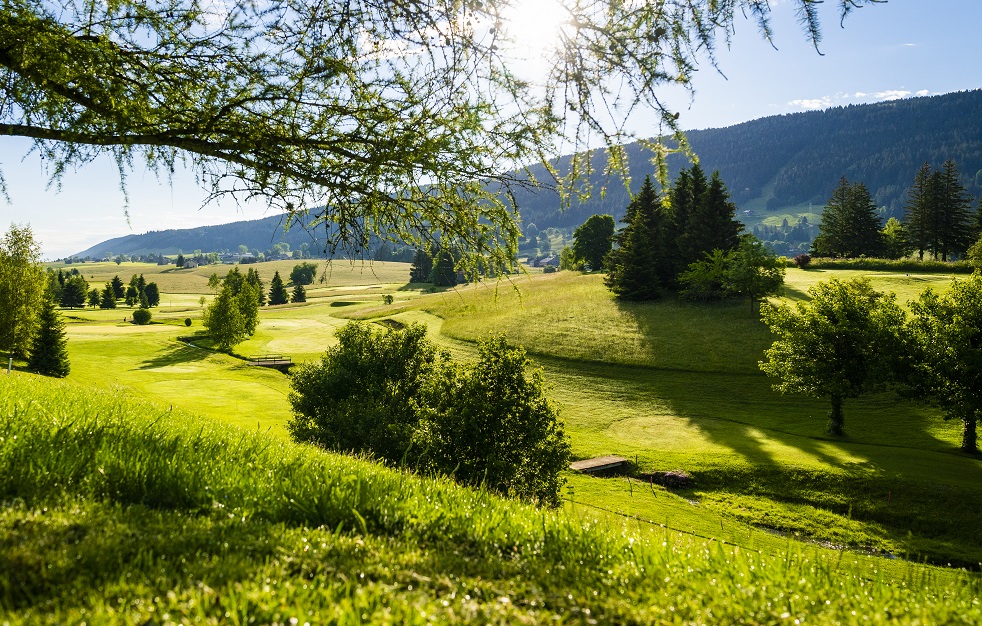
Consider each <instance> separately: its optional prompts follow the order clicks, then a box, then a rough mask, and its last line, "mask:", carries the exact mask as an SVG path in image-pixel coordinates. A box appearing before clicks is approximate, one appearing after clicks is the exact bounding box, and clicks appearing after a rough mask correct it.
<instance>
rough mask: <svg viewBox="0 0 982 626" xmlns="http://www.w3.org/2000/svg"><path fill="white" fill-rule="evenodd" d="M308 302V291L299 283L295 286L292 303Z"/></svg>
mask: <svg viewBox="0 0 982 626" xmlns="http://www.w3.org/2000/svg"><path fill="white" fill-rule="evenodd" d="M306 301H307V291H306V290H305V289H304V288H303V285H301V284H300V283H297V284H296V285H294V286H293V293H292V294H291V295H290V302H306Z"/></svg>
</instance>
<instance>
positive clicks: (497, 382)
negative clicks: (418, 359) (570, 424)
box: [420, 335, 570, 506]
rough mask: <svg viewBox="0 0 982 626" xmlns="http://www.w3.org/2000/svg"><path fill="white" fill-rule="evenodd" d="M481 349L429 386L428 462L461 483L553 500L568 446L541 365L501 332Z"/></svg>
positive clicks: (424, 433) (423, 439)
mask: <svg viewBox="0 0 982 626" xmlns="http://www.w3.org/2000/svg"><path fill="white" fill-rule="evenodd" d="M479 353H480V359H479V361H478V363H476V364H475V365H472V366H459V365H456V366H450V367H446V368H444V369H443V370H442V372H441V374H442V377H441V378H440V379H439V380H437V381H435V384H434V385H432V386H431V388H430V389H431V397H430V398H429V402H430V407H431V409H430V411H431V412H430V415H429V417H428V419H427V420H426V421H425V422H424V423H423V426H424V428H423V429H421V432H420V442H421V443H422V444H423V445H425V446H426V451H427V453H426V456H425V460H426V461H427V462H429V464H430V465H431V467H432V468H433V469H436V470H438V471H440V472H443V473H446V474H451V475H452V476H453V477H454V478H455V479H457V480H458V481H460V482H463V483H467V484H472V485H477V484H482V485H484V486H486V487H488V488H490V489H492V490H494V491H498V492H499V493H502V494H505V495H509V496H513V497H518V498H521V499H523V500H527V501H530V502H535V503H538V504H544V505H548V506H558V505H559V502H560V500H559V492H560V489H561V488H562V486H563V483H564V482H565V481H564V480H563V479H561V478H560V472H561V471H563V470H564V469H566V467H567V466H568V464H569V459H570V445H569V441H568V439H567V437H566V434H565V433H564V432H563V428H562V424H561V423H560V421H559V413H558V411H557V409H556V407H555V406H553V404H552V403H551V402H550V401H549V400H548V398H546V395H545V392H544V384H543V380H542V371H541V370H540V369H538V368H533V367H532V362H531V361H530V360H529V358H528V357H527V356H526V354H525V350H524V349H522V348H520V347H511V346H509V345H508V344H507V343H506V342H505V339H504V337H502V336H500V335H498V336H492V337H490V338H489V339H487V340H486V341H483V342H482V343H481V344H480V346H479Z"/></svg>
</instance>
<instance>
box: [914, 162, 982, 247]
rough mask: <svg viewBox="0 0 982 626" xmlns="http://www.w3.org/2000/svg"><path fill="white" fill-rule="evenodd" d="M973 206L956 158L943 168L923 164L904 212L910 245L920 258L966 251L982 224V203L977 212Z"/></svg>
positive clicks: (977, 234) (976, 236) (946, 163)
mask: <svg viewBox="0 0 982 626" xmlns="http://www.w3.org/2000/svg"><path fill="white" fill-rule="evenodd" d="M971 206H972V199H971V197H970V196H969V195H968V193H967V192H966V190H965V186H964V185H963V184H962V182H961V176H960V175H959V173H958V167H957V166H956V165H955V162H954V161H952V160H950V159H949V160H948V161H945V163H944V165H942V166H941V169H940V170H938V169H934V168H932V167H931V165H930V164H929V163H925V164H924V165H922V166H921V168H920V169H919V170H918V171H917V175H916V176H915V177H914V184H913V185H912V186H911V188H910V191H908V193H907V211H906V214H905V215H904V221H905V226H906V230H907V234H908V241H909V244H910V248H911V249H912V250H915V251H916V252H917V256H918V258H920V259H923V258H924V253H925V252H929V253H930V254H931V255H933V256H934V257H935V258H940V259H941V260H942V261H947V260H948V257H949V256H951V255H958V256H961V255H964V254H965V252H966V250H968V247H969V246H971V245H972V243H974V241H975V239H976V238H978V236H979V230H980V227H982V205H980V206H979V211H978V212H977V213H976V215H975V216H973V215H972V212H971Z"/></svg>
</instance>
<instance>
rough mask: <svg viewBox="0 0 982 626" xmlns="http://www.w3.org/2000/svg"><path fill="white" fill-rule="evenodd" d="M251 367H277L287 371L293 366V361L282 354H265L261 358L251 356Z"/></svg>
mask: <svg viewBox="0 0 982 626" xmlns="http://www.w3.org/2000/svg"><path fill="white" fill-rule="evenodd" d="M249 365H258V366H259V367H275V368H276V369H280V370H287V369H289V368H290V366H291V365H293V359H292V358H291V357H288V356H283V355H282V354H263V355H260V356H250V357H249Z"/></svg>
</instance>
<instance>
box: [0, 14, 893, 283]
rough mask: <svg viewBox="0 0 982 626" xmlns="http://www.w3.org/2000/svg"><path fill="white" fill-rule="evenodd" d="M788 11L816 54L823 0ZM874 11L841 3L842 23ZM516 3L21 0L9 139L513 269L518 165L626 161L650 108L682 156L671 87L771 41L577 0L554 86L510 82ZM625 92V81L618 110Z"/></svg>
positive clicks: (716, 18)
mask: <svg viewBox="0 0 982 626" xmlns="http://www.w3.org/2000/svg"><path fill="white" fill-rule="evenodd" d="M791 1H792V3H793V5H794V6H795V8H796V9H797V10H798V11H799V12H800V15H801V18H802V19H801V22H802V25H803V29H804V31H805V36H806V38H808V39H809V40H810V41H811V42H813V43H815V44H816V45H817V43H818V41H819V39H820V25H819V20H818V12H817V11H816V10H815V8H814V2H813V0H791ZM867 4H875V0H849V1H848V2H845V1H843V2H842V3H841V5H840V7H841V8H840V13H841V15H842V17H843V18H844V17H845V16H846V15H847V14H848V13H849V12H851V11H852V10H853V9H855V8H856V7H858V6H863V5H867ZM505 8H506V4H504V3H502V2H500V1H498V0H491V1H488V2H480V3H474V2H468V3H458V2H433V1H429V0H423V1H422V2H419V3H415V2H407V1H406V0H395V1H394V2H392V3H390V4H386V5H385V6H384V7H381V6H380V5H378V4H377V3H374V2H371V1H369V0H344V1H341V0H326V2H321V1H318V2H313V1H310V0H298V1H297V2H291V3H290V4H289V5H282V4H278V5H270V4H267V3H255V2H245V1H241V2H240V1H236V2H232V3H230V4H229V5H228V6H227V7H225V8H223V10H222V18H221V19H215V14H214V12H212V11H210V10H209V9H208V8H207V7H204V6H203V5H202V4H201V3H200V2H197V1H194V0H174V1H173V2H166V3H160V4H157V3H146V2H137V1H135V0H120V1H118V2H89V1H87V0H86V1H83V0H7V1H6V2H5V4H4V11H3V14H2V15H3V19H2V20H0V41H3V42H5V44H4V52H3V55H2V56H0V68H2V71H3V81H2V84H3V85H4V87H3V89H4V97H5V103H6V104H5V106H4V108H3V110H2V112H0V124H2V126H0V129H2V135H4V136H16V137H25V138H28V139H29V140H31V141H34V142H35V143H36V144H37V145H36V146H35V147H36V149H38V150H39V151H42V152H43V154H45V156H46V159H47V160H49V161H50V163H51V169H52V170H53V171H54V172H55V175H56V176H57V175H58V174H60V173H61V172H64V171H67V170H70V169H71V167H72V166H73V165H77V164H82V163H88V162H91V161H92V160H93V159H94V158H95V157H97V156H98V155H108V156H110V157H112V158H115V160H116V161H117V163H118V165H119V167H120V168H121V169H126V168H129V167H132V164H133V163H134V162H139V163H146V164H147V166H148V167H150V168H151V169H155V170H158V171H161V172H166V171H169V169H170V168H171V167H172V166H173V164H174V162H175V161H176V160H181V161H182V162H184V163H187V165H188V166H189V167H190V168H191V169H192V170H194V172H195V173H196V174H197V177H198V179H199V180H201V181H209V182H210V183H211V185H212V186H211V188H210V191H211V192H212V196H213V197H219V196H223V195H227V194H232V195H238V196H250V197H252V196H264V197H266V198H269V201H270V203H271V204H272V205H273V206H275V207H279V208H282V209H285V210H287V211H291V212H294V213H296V212H300V211H302V210H304V207H319V208H317V209H310V211H311V212H312V213H314V214H315V216H316V217H317V218H318V219H319V220H323V221H324V222H327V223H329V224H334V225H336V227H334V228H328V229H326V231H325V232H326V233H327V237H328V239H329V241H328V246H330V247H331V248H332V249H334V248H336V247H340V246H342V245H344V246H347V247H349V248H350V249H351V250H353V251H355V250H360V249H363V248H364V245H365V244H366V243H367V242H368V239H369V238H370V237H371V236H373V235H376V236H385V237H389V238H393V239H395V238H398V239H401V240H403V241H405V242H407V243H409V244H411V245H415V246H417V247H418V246H420V245H422V237H423V235H422V234H421V233H423V232H425V231H426V230H429V229H432V228H434V227H439V228H440V229H441V230H442V231H444V232H441V233H437V234H438V235H439V236H440V237H441V239H443V238H444V236H445V239H446V240H447V241H450V240H454V241H455V244H456V245H458V246H459V247H460V249H461V250H465V251H467V252H468V253H474V254H477V253H482V252H486V253H490V254H495V255H497V256H498V257H499V258H498V259H497V260H498V261H500V262H501V264H507V263H508V262H510V261H511V258H512V256H513V254H512V253H513V252H514V247H515V245H516V244H517V237H518V235H519V224H518V215H517V212H516V211H515V209H514V207H513V206H511V205H510V204H509V203H508V201H507V199H506V197H502V196H501V195H499V194H498V193H497V188H500V186H501V185H504V184H507V183H510V182H511V181H512V178H511V176H510V175H509V174H508V173H507V172H506V168H507V167H510V166H511V164H513V163H524V162H529V161H530V160H532V159H539V158H541V157H542V156H544V155H548V154H550V153H551V152H552V151H553V150H554V149H555V146H556V145H558V144H559V143H560V141H559V140H560V139H561V138H563V137H567V136H568V138H569V139H570V140H571V141H572V143H573V145H575V146H583V145H587V144H588V143H589V140H590V139H591V138H593V137H597V136H599V137H601V138H602V140H603V141H604V145H605V146H608V147H609V150H610V152H611V153H612V156H614V157H616V159H614V161H615V163H623V156H624V151H623V149H622V148H621V146H622V145H623V144H624V143H626V141H627V140H629V139H631V135H630V133H627V132H625V131H624V130H623V129H624V128H625V127H626V125H627V116H628V115H629V114H630V112H632V111H636V110H638V109H639V108H651V109H652V110H653V111H654V113H655V116H656V117H658V119H659V123H660V124H662V125H664V126H665V127H666V130H667V131H668V132H669V134H671V133H676V134H677V135H678V139H679V140H682V141H683V142H684V137H682V135H681V132H680V130H679V129H680V127H679V122H678V121H677V116H676V115H674V114H673V112H671V111H669V110H667V109H666V108H665V106H664V105H663V104H662V102H663V99H662V98H660V97H659V95H660V92H659V90H660V89H661V88H664V87H666V86H681V87H683V88H691V78H692V75H693V72H694V71H695V69H696V68H697V66H698V64H699V61H700V60H702V59H703V58H704V57H703V54H704V53H705V52H706V51H708V52H709V53H710V54H709V55H708V56H709V58H710V63H712V59H713V58H714V56H713V55H712V51H713V50H715V49H716V45H717V43H718V42H717V39H718V38H722V39H723V40H724V41H725V42H729V40H730V37H731V36H732V33H733V31H734V28H735V22H737V21H739V20H742V19H743V16H745V15H749V16H751V19H752V20H754V21H755V22H756V25H757V27H758V28H759V30H760V31H761V32H762V33H764V37H766V38H768V39H770V37H771V33H772V27H771V24H770V10H769V7H768V5H767V4H766V3H763V2H760V1H759V0H733V1H730V2H718V1H716V0H692V1H691V2H674V3H668V4H665V3H661V2H652V3H640V4H638V3H622V2H614V1H610V0H601V1H600V2H599V4H597V3H581V4H571V5H569V6H566V7H564V11H565V12H566V13H567V14H564V21H565V22H567V23H569V24H577V25H578V27H577V28H575V29H572V28H571V29H568V30H567V31H566V33H565V36H563V37H557V38H556V39H555V47H556V48H555V49H554V50H552V51H551V52H548V53H545V54H543V55H542V59H544V60H546V61H547V62H548V63H550V65H549V66H548V68H547V70H546V71H545V72H544V73H543V75H544V76H545V79H544V80H542V81H539V80H531V81H530V80H516V79H515V77H516V76H518V75H521V74H522V73H523V72H522V70H523V68H521V67H515V64H516V63H520V62H519V61H516V60H515V57H516V55H514V54H509V53H508V52H507V51H505V52H500V51H498V52H496V51H495V50H498V46H500V45H502V44H501V38H500V35H499V30H500V32H501V33H504V34H505V35H507V34H508V33H509V31H510V30H512V29H513V24H512V23H511V22H510V20H509V18H508V11H507V10H505ZM325 16H330V19H325ZM434 33H437V34H438V35H439V36H432V35H433V34H434ZM492 43H493V44H494V45H495V49H494V50H492V48H491V44H492ZM339 81H341V82H342V83H343V85H344V86H343V88H341V87H339V84H341V83H339ZM611 84H620V85H622V88H621V89H619V90H617V93H616V102H614V101H613V99H614V96H613V95H611V96H609V97H607V96H606V94H609V93H610V89H609V86H610V85H611ZM123 103H125V105H124V104H123ZM557 111H562V112H568V114H567V115H557V114H556V112H557ZM369 129H370V133H371V137H370V138H367V137H366V133H367V132H368V131H369ZM662 153H663V151H657V152H656V154H657V155H661V154H662ZM587 158H589V157H587ZM505 164H507V165H505ZM571 169H572V170H574V173H579V172H581V171H582V169H583V168H581V167H580V168H571ZM486 182H487V183H490V184H485V183H486ZM561 183H562V184H565V185H566V187H567V188H569V186H570V183H569V182H565V183H563V182H562V181H561Z"/></svg>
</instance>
